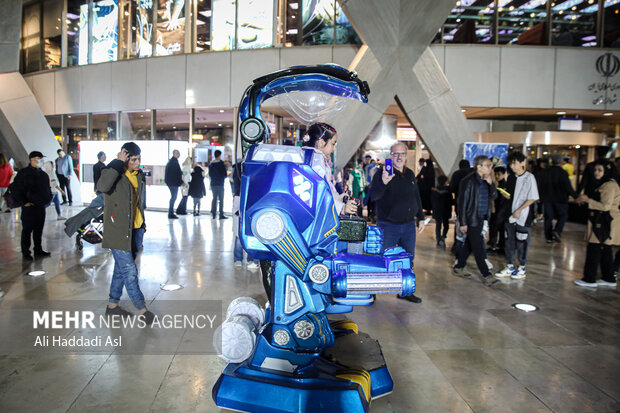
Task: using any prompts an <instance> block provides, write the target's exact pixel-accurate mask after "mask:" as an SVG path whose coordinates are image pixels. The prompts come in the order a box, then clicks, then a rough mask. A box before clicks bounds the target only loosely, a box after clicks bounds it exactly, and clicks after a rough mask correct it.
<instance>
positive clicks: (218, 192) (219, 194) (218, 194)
mask: <svg viewBox="0 0 620 413" xmlns="http://www.w3.org/2000/svg"><path fill="white" fill-rule="evenodd" d="M211 192H212V193H213V201H211V215H213V216H214V217H215V212H216V211H217V204H218V203H219V204H220V216H224V185H220V186H212V187H211ZM218 201H219V202H218Z"/></svg>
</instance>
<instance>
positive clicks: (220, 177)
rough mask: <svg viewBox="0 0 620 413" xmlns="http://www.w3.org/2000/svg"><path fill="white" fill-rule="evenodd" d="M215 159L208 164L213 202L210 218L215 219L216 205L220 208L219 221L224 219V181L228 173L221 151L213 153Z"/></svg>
mask: <svg viewBox="0 0 620 413" xmlns="http://www.w3.org/2000/svg"><path fill="white" fill-rule="evenodd" d="M214 155H215V159H214V160H213V161H211V163H210V164H209V178H210V180H211V193H212V194H213V200H212V201H211V216H212V217H213V218H214V219H215V215H216V214H217V205H218V204H219V206H220V219H226V218H228V217H227V216H225V215H224V181H226V177H227V176H228V173H227V171H226V165H225V164H224V161H222V159H221V157H222V151H219V150H218V151H215V153H214Z"/></svg>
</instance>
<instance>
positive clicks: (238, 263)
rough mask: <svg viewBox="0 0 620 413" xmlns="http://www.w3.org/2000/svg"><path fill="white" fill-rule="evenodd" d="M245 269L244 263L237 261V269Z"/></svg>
mask: <svg viewBox="0 0 620 413" xmlns="http://www.w3.org/2000/svg"><path fill="white" fill-rule="evenodd" d="M241 267H243V263H242V262H241V261H235V268H241Z"/></svg>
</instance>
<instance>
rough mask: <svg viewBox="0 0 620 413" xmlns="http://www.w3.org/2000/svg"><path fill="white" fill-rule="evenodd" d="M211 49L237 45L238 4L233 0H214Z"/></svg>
mask: <svg viewBox="0 0 620 413" xmlns="http://www.w3.org/2000/svg"><path fill="white" fill-rule="evenodd" d="M211 4H212V7H213V9H212V17H211V50H214V51H222V50H232V49H233V47H234V45H235V21H236V5H235V2H234V1H233V0H213V2H212V3H211Z"/></svg>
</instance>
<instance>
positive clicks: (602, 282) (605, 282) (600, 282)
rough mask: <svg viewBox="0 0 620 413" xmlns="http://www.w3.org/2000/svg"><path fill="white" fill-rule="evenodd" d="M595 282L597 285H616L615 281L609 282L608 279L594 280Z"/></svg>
mask: <svg viewBox="0 0 620 413" xmlns="http://www.w3.org/2000/svg"><path fill="white" fill-rule="evenodd" d="M596 284H597V285H598V286H599V287H614V288H615V287H616V285H617V284H616V283H615V282H613V283H612V282H609V281H605V280H596Z"/></svg>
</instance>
